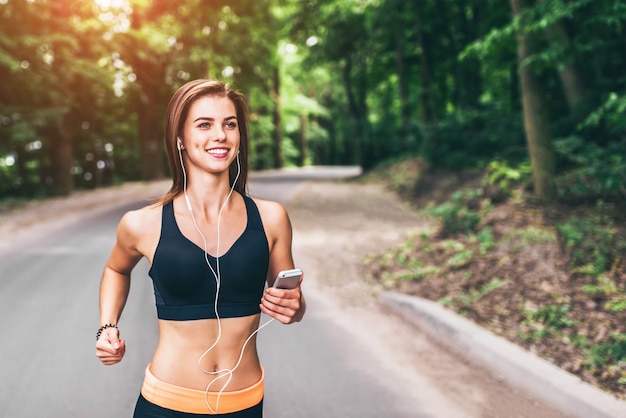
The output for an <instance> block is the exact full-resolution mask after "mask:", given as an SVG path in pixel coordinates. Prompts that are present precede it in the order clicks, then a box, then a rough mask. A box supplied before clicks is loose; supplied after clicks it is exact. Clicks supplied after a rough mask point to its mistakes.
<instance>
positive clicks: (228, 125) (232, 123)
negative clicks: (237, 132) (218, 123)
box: [226, 122, 237, 129]
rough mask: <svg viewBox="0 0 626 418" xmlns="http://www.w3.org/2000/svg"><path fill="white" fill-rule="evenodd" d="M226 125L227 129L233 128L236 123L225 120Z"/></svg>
mask: <svg viewBox="0 0 626 418" xmlns="http://www.w3.org/2000/svg"><path fill="white" fill-rule="evenodd" d="M226 127H227V128H229V129H235V128H236V127H237V123H235V122H227V123H226Z"/></svg>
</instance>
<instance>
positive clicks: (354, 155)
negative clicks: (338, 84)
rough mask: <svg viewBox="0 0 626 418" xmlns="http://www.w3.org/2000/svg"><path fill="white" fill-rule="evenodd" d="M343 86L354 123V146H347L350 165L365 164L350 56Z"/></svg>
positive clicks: (362, 135)
mask: <svg viewBox="0 0 626 418" xmlns="http://www.w3.org/2000/svg"><path fill="white" fill-rule="evenodd" d="M343 86H344V89H345V91H346V98H347V99H348V110H349V112H350V116H351V119H352V121H353V123H354V136H353V137H352V138H351V139H352V144H348V146H347V148H348V150H349V153H350V157H351V159H350V163H356V164H361V163H362V162H363V155H362V143H363V137H364V136H365V133H364V132H363V126H362V124H361V112H360V111H359V105H358V102H357V100H356V97H355V95H354V88H353V86H352V57H350V56H347V57H346V59H345V65H344V67H343ZM344 148H345V147H344Z"/></svg>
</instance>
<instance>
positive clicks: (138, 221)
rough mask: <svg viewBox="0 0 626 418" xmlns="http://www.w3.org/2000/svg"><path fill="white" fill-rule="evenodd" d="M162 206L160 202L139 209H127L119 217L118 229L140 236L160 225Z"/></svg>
mask: <svg viewBox="0 0 626 418" xmlns="http://www.w3.org/2000/svg"><path fill="white" fill-rule="evenodd" d="M162 207H163V205H162V204H161V203H153V204H150V205H147V206H144V207H142V208H140V209H135V210H129V211H128V212H126V213H125V214H124V215H123V216H122V218H121V219H120V223H119V227H118V230H119V231H120V232H125V233H129V234H131V235H133V236H140V235H142V234H143V233H146V232H149V231H152V230H154V229H156V228H157V227H160V225H161V213H162V211H161V209H162Z"/></svg>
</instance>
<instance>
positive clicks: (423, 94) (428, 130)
mask: <svg viewBox="0 0 626 418" xmlns="http://www.w3.org/2000/svg"><path fill="white" fill-rule="evenodd" d="M416 5H417V7H418V9H417V11H416V14H415V16H416V22H415V23H416V25H417V45H418V46H419V51H420V54H419V56H420V57H419V59H420V71H421V77H420V83H421V89H420V93H419V103H420V120H421V122H422V136H423V138H424V144H423V145H422V151H423V152H424V153H425V154H426V156H427V157H430V156H431V154H432V152H433V150H434V148H435V145H436V138H437V132H436V128H435V124H436V122H437V111H436V107H435V103H436V100H435V97H434V85H433V78H432V71H431V67H430V59H429V57H428V51H429V46H428V43H427V42H426V40H425V38H424V26H423V24H422V14H423V11H422V10H421V7H420V2H417V3H416Z"/></svg>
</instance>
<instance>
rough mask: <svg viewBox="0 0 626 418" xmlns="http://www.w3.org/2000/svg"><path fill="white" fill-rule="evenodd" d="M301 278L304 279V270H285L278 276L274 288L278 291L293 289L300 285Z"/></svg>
mask: <svg viewBox="0 0 626 418" xmlns="http://www.w3.org/2000/svg"><path fill="white" fill-rule="evenodd" d="M300 277H302V270H300V269H292V270H283V271H281V272H280V273H278V275H277V276H276V280H275V281H274V287H275V288H278V289H293V288H295V287H296V286H297V285H298V282H299V281H300Z"/></svg>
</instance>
